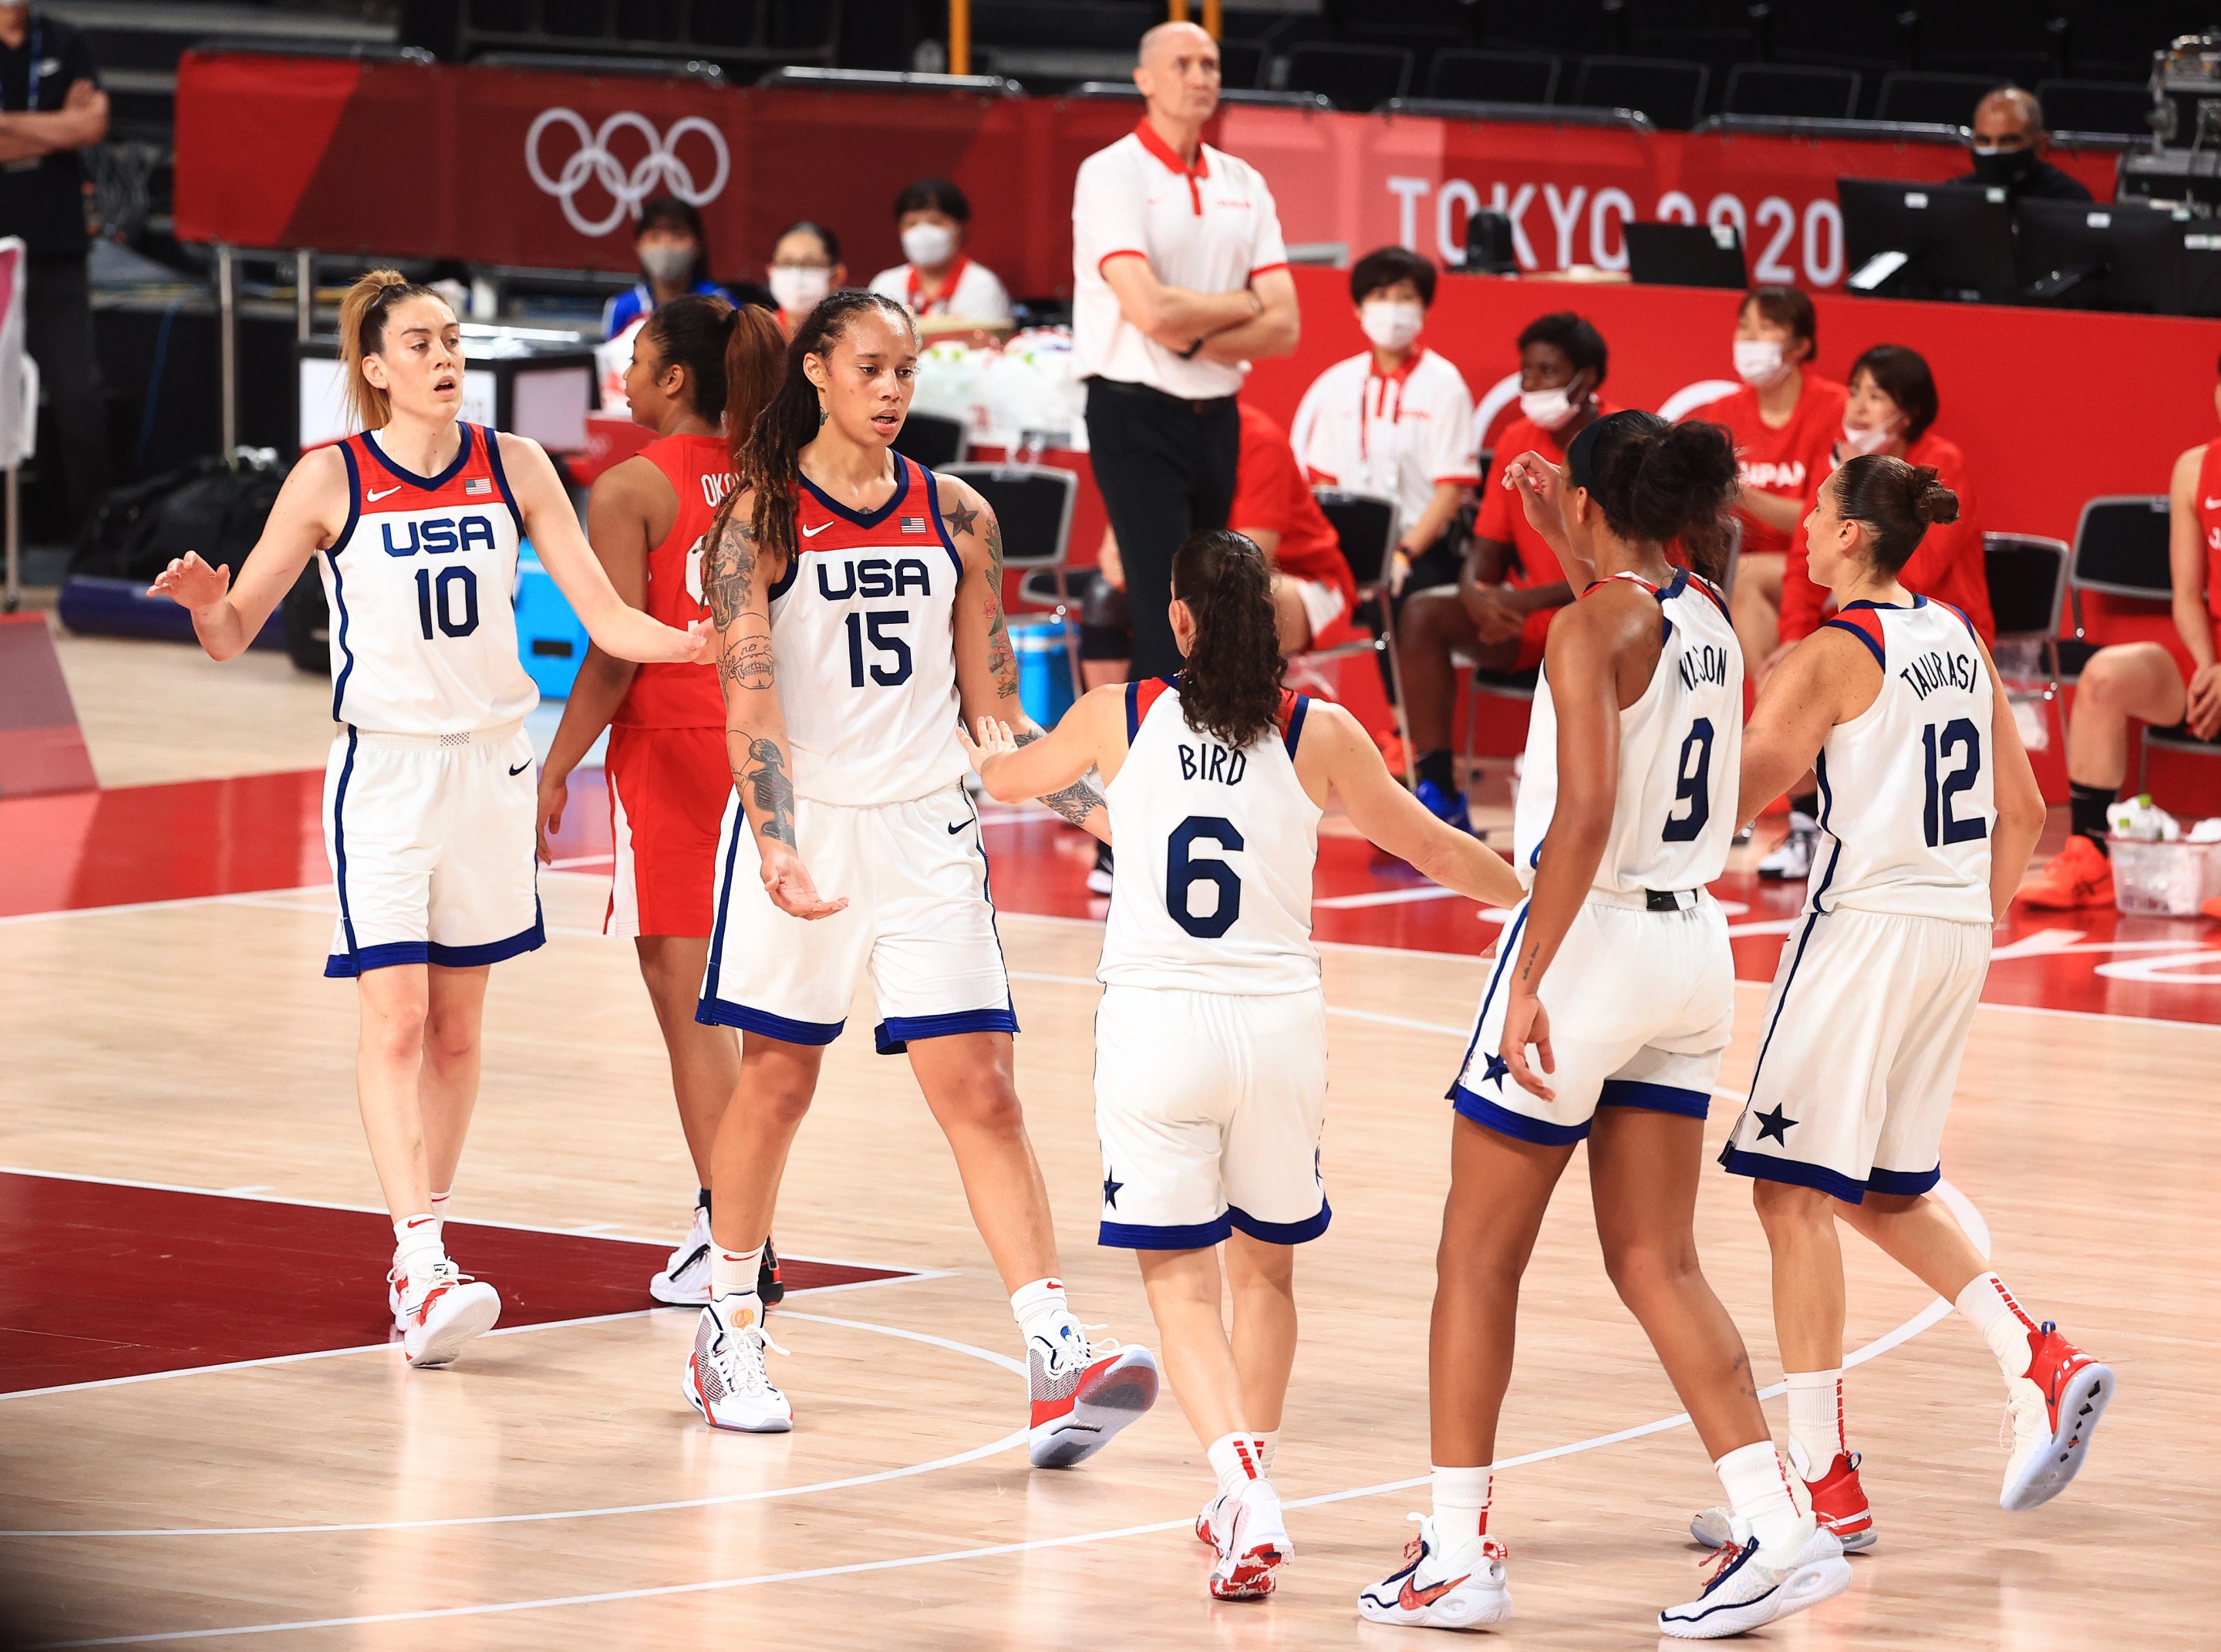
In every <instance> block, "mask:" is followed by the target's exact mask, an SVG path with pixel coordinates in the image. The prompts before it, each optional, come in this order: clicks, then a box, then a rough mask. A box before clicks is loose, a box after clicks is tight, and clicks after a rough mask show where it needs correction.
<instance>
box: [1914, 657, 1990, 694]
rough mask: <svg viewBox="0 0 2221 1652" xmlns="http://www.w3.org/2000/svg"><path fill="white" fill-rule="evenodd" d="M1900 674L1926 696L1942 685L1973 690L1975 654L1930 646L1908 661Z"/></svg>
mask: <svg viewBox="0 0 2221 1652" xmlns="http://www.w3.org/2000/svg"><path fill="white" fill-rule="evenodd" d="M1897 674H1898V675H1899V677H1902V678H1903V679H1905V686H1906V687H1907V688H1909V689H1911V691H1913V692H1914V693H1915V694H1916V695H1918V696H1919V698H1922V699H1926V698H1928V697H1929V696H1930V694H1933V693H1934V692H1935V691H1936V690H1937V689H1939V688H1955V689H1959V690H1961V691H1964V692H1966V693H1969V694H1971V693H1972V692H1974V655H1972V654H1943V653H1942V652H1940V651H1937V650H1930V652H1929V653H1927V654H1922V655H1921V656H1920V657H1919V658H1918V659H1917V660H1909V661H1907V662H1906V664H1905V668H1904V669H1903V670H1901V671H1899V673H1897Z"/></svg>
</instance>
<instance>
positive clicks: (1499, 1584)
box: [1357, 1515, 1511, 1629]
mask: <svg viewBox="0 0 2221 1652" xmlns="http://www.w3.org/2000/svg"><path fill="white" fill-rule="evenodd" d="M1412 1518H1413V1519H1415V1520H1418V1522H1419V1535H1418V1536H1416V1537H1414V1538H1412V1539H1411V1542H1408V1543H1406V1544H1405V1545H1404V1564H1403V1565H1402V1566H1401V1567H1400V1568H1398V1569H1397V1570H1395V1571H1393V1572H1391V1573H1390V1574H1388V1575H1387V1577H1386V1579H1385V1580H1382V1581H1381V1582H1379V1583H1376V1584H1374V1585H1373V1586H1372V1587H1371V1588H1369V1589H1362V1590H1360V1591H1359V1592H1358V1596H1357V1615H1358V1616H1359V1617H1361V1618H1364V1619H1365V1620H1366V1621H1367V1623H1373V1624H1401V1625H1403V1626H1404V1627H1405V1628H1407V1629H1485V1628H1486V1627H1487V1626H1488V1625H1489V1624H1500V1623H1502V1622H1503V1621H1504V1620H1505V1618H1509V1617H1511V1589H1510V1587H1509V1586H1507V1585H1506V1584H1505V1580H1504V1561H1505V1556H1506V1555H1508V1554H1509V1553H1510V1552H1511V1551H1510V1550H1508V1549H1505V1546H1504V1545H1503V1544H1502V1543H1500V1542H1498V1541H1497V1540H1496V1539H1495V1538H1493V1537H1490V1536H1481V1537H1479V1538H1476V1539H1475V1540H1474V1541H1473V1542H1468V1543H1464V1544H1461V1545H1460V1547H1459V1548H1458V1549H1457V1550H1456V1552H1455V1553H1454V1554H1448V1555H1445V1554H1442V1553H1439V1552H1438V1551H1437V1548H1436V1542H1435V1523H1434V1522H1433V1521H1432V1520H1431V1519H1424V1518H1421V1517H1419V1516H1417V1515H1414V1516H1412Z"/></svg>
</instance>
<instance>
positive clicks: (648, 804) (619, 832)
mask: <svg viewBox="0 0 2221 1652" xmlns="http://www.w3.org/2000/svg"><path fill="white" fill-rule="evenodd" d="M603 773H604V776H605V777H606V779H608V782H609V789H610V837H611V839H612V840H613V842H614V843H615V845H616V877H615V879H614V880H613V881H612V883H611V885H610V910H609V915H608V917H606V918H605V919H604V921H603V924H602V930H603V933H604V934H605V935H619V936H638V935H683V936H704V937H705V938H706V937H707V936H708V935H709V933H710V908H711V905H712V896H713V893H714V891H715V886H716V860H717V827H718V823H720V822H721V821H722V820H723V818H724V814H725V799H726V798H729V797H730V796H731V795H732V790H733V776H732V771H731V770H730V769H729V767H727V766H726V760H725V731H724V730H723V729H649V728H641V727H639V726H637V725H635V724H631V723H618V724H616V725H615V726H614V727H612V728H611V729H610V749H609V756H608V757H607V759H606V760H604V768H603Z"/></svg>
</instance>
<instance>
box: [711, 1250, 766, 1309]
mask: <svg viewBox="0 0 2221 1652" xmlns="http://www.w3.org/2000/svg"><path fill="white" fill-rule="evenodd" d="M762 1267H763V1247H762V1246H761V1245H758V1246H757V1247H756V1248H754V1250H728V1249H726V1248H724V1246H723V1245H720V1244H716V1243H712V1244H711V1245H710V1296H711V1297H712V1298H718V1297H753V1296H754V1295H755V1293H756V1279H757V1276H758V1274H759V1273H760V1271H761V1269H762Z"/></svg>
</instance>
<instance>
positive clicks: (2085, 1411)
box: [1998, 1319, 2114, 1514]
mask: <svg viewBox="0 0 2221 1652" xmlns="http://www.w3.org/2000/svg"><path fill="white" fill-rule="evenodd" d="M2028 1349H2029V1358H2028V1374H2027V1375H2025V1376H2019V1377H2012V1378H2009V1379H2008V1380H2006V1383H2005V1392H2006V1400H2005V1409H2006V1419H2007V1422H2008V1424H2009V1425H2010V1427H2011V1430H2012V1455H2011V1457H2010V1458H2008V1459H2007V1460H2006V1462H2005V1489H2004V1490H2003V1491H2002V1492H1999V1494H1998V1506H1999V1508H2001V1509H2003V1510H2005V1511H2006V1512H2007V1513H2008V1514H2018V1513H2019V1512H2020V1511H2023V1510H2024V1509H2033V1508H2036V1507H2039V1506H2041V1505H2043V1504H2046V1503H2049V1502H2050V1501H2051V1499H2053V1498H2055V1497H2057V1496H2058V1495H2059V1494H2060V1493H2061V1492H2063V1491H2065V1490H2066V1489H2067V1485H2068V1481H2069V1480H2073V1479H2074V1476H2075V1475H2076V1474H2080V1472H2081V1469H2082V1462H2083V1460H2084V1458H2086V1456H2088V1455H2089V1445H2090V1436H2091V1435H2092V1433H2093V1432H2094V1431H2095V1430H2096V1429H2097V1426H2098V1421H2099V1418H2100V1417H2104V1416H2105V1407H2106V1406H2108V1405H2111V1404H2112V1400H2113V1386H2114V1385H2113V1369H2112V1367H2111V1366H2107V1365H2100V1364H2099V1362H2098V1361H2095V1360H2093V1359H2092V1358H2091V1357H2090V1356H2089V1355H2087V1354H2085V1353H2084V1352H2083V1351H2082V1350H2081V1349H2079V1348H2077V1347H2075V1346H2074V1343H2072V1342H2068V1340H2067V1339H2066V1338H2065V1337H2064V1336H2061V1335H2060V1334H2059V1328H2058V1327H2057V1326H2056V1325H2055V1324H2053V1323H2052V1322H2051V1321H2049V1319H2047V1320H2045V1321H2044V1322H2043V1325H2042V1327H2041V1328H2040V1329H2038V1330H2032V1331H2030V1332H2029V1334H2028Z"/></svg>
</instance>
